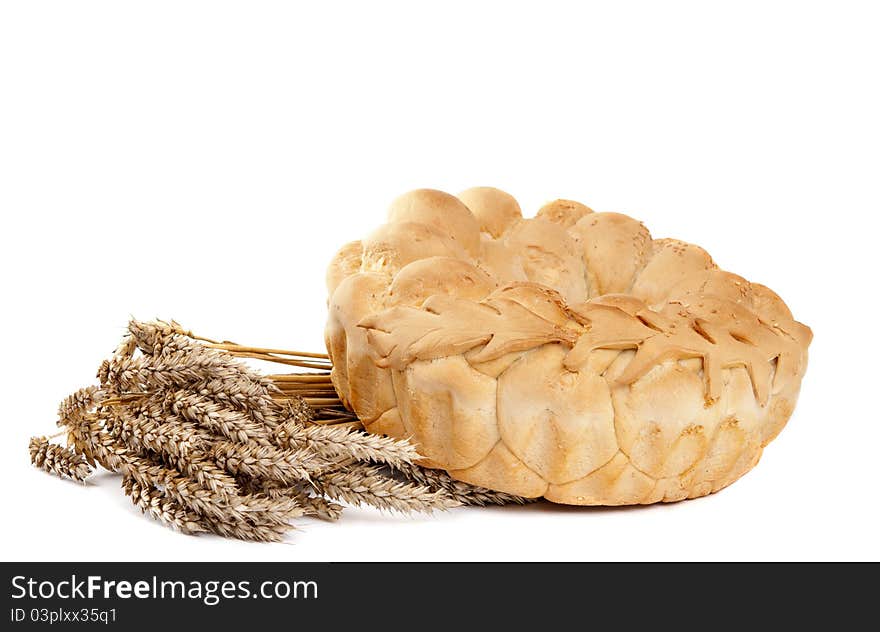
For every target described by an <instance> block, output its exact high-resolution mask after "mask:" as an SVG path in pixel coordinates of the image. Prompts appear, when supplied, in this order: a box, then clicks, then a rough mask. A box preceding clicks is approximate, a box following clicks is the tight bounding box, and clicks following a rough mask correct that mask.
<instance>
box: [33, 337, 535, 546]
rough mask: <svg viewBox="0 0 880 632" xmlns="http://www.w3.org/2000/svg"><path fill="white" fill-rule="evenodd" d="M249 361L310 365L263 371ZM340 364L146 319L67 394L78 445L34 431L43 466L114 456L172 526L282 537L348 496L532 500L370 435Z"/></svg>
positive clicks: (141, 500) (62, 410)
mask: <svg viewBox="0 0 880 632" xmlns="http://www.w3.org/2000/svg"><path fill="white" fill-rule="evenodd" d="M245 358H251V359H257V360H265V361H270V362H275V363H279V364H282V365H288V366H293V367H298V368H304V369H309V370H310V372H306V373H290V374H277V375H262V374H260V373H259V372H258V371H256V370H255V369H253V368H252V367H250V366H249V365H248V364H246V363H245V362H244V361H243V359H245ZM330 368H331V366H330V361H329V360H328V358H327V356H326V355H322V354H311V353H300V352H293V351H283V350H278V349H265V348H257V347H246V346H242V345H237V344H233V343H229V342H218V341H214V340H210V339H207V338H201V337H199V336H196V335H194V334H192V333H191V332H189V331H186V330H184V329H183V328H181V327H180V326H179V325H178V324H177V323H175V322H173V321H172V322H163V321H155V322H140V321H135V320H133V321H131V322H130V323H129V326H128V333H127V334H126V336H125V337H124V339H123V340H122V343H121V344H120V346H119V347H118V349H117V350H116V352H115V353H114V355H113V356H112V357H111V358H110V359H109V360H105V361H104V362H103V363H102V364H101V366H100V369H99V370H98V380H99V384H98V385H94V386H88V387H86V388H83V389H81V390H79V391H77V392H76V393H73V394H72V395H70V396H69V397H67V398H66V399H64V400H63V401H62V402H61V404H60V406H59V409H58V426H59V427H61V428H62V429H63V431H62V432H61V433H59V435H62V434H66V437H67V446H66V447H65V446H62V445H58V444H54V443H50V440H49V438H47V437H34V438H32V439H31V441H30V455H31V462H32V463H33V464H34V465H35V466H37V467H39V468H42V469H44V470H46V471H48V472H51V473H53V474H56V475H58V476H62V477H67V478H70V479H74V480H77V481H85V480H86V478H87V477H88V476H89V475H90V474H91V472H92V471H93V468H94V467H96V464H98V465H101V466H102V467H103V468H105V469H107V470H110V471H113V472H118V473H120V474H121V475H122V489H123V490H124V492H125V494H126V495H127V496H128V497H129V498H131V500H132V502H133V503H134V504H135V505H136V506H138V507H140V509H141V510H142V512H144V513H149V514H150V515H151V516H153V517H154V518H156V519H157V520H159V521H161V522H163V523H165V524H166V525H168V526H171V527H174V528H176V529H178V530H179V531H181V532H183V533H188V534H194V533H199V532H213V533H216V534H219V535H222V536H227V537H233V538H240V539H244V540H259V541H279V540H282V539H283V538H284V536H285V534H286V533H287V532H288V531H289V530H290V529H291V528H293V527H292V524H291V520H292V519H295V518H297V517H300V516H315V517H319V518H323V519H326V520H336V519H338V518H339V516H340V514H341V512H342V508H343V507H342V505H341V504H339V502H344V503H349V504H353V505H372V506H374V507H377V508H379V509H382V510H391V511H398V512H431V511H433V510H435V509H447V508H451V507H455V506H459V505H486V504H506V503H522V502H524V500H523V499H522V498H519V497H517V496H512V495H509V494H504V493H501V492H495V491H490V490H488V489H483V488H481V487H475V486H472V485H468V484H465V483H462V482H459V481H455V480H453V479H452V478H450V477H449V476H448V475H447V474H446V473H444V472H442V471H440V470H433V469H427V468H422V467H420V466H419V465H417V464H416V460H418V459H419V454H418V453H417V452H416V450H415V448H414V447H413V446H412V445H411V444H410V443H409V442H407V441H405V440H397V439H391V438H387V437H383V436H378V435H370V434H367V433H365V432H363V431H362V427H361V425H360V422H359V421H358V420H357V418H356V417H355V416H354V415H353V414H352V413H350V412H348V411H347V410H345V408H343V406H342V404H341V402H340V401H339V399H338V397H337V394H336V391H335V390H334V388H333V385H332V384H331V382H330V375H329V370H330ZM56 436H57V435H56Z"/></svg>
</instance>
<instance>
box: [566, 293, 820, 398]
mask: <svg viewBox="0 0 880 632" xmlns="http://www.w3.org/2000/svg"><path fill="white" fill-rule="evenodd" d="M578 311H579V313H580V314H581V315H582V316H583V317H584V318H585V319H586V320H587V321H588V322H589V326H588V331H587V332H586V333H585V334H584V335H582V336H581V337H580V339H579V340H578V341H577V343H576V344H575V346H574V348H573V349H572V350H571V352H570V353H569V354H568V356H566V358H565V366H566V368H568V369H570V370H577V369H579V368H580V367H582V366H583V365H584V364H585V363H586V361H587V359H588V357H589V354H590V353H591V352H592V351H595V350H597V349H621V350H623V349H635V350H636V354H635V356H634V357H633V359H632V360H631V361H630V363H629V364H628V365H627V367H626V369H625V370H624V371H623V373H621V375H620V376H619V377H618V378H617V382H618V383H621V384H630V383H632V382H634V381H636V380H638V379H639V378H640V377H642V376H644V375H645V374H646V373H647V372H648V371H650V370H651V369H652V368H654V367H655V366H657V365H658V364H660V363H662V362H665V361H667V360H684V359H688V358H700V359H701V360H702V362H703V379H704V381H705V384H706V400H707V403H711V402H714V401H716V400H717V399H718V398H719V397H720V395H721V391H722V389H723V387H724V381H723V376H722V373H721V371H722V369H729V368H733V367H737V366H741V367H744V368H745V369H746V371H747V372H748V374H749V378H750V380H751V382H752V388H753V390H754V393H755V398H756V400H757V401H758V403H760V404H761V406H764V405H766V404H767V402H768V400H769V398H770V393H771V391H772V387H773V384H774V383H775V381H776V380H780V379H786V380H788V379H791V378H793V377H796V376H798V375H800V374H801V373H802V368H803V360H802V354H801V349H802V347H801V344H800V342H799V341H798V340H796V339H795V338H794V337H793V336H791V335H789V334H787V333H786V332H785V331H784V330H783V329H782V328H780V327H774V326H772V325H768V324H767V323H765V322H763V321H762V320H760V319H759V318H758V317H757V316H755V314H754V313H753V312H751V311H750V310H748V309H746V308H744V307H742V306H741V305H738V304H736V303H734V302H732V301H729V300H726V299H722V298H716V297H701V298H700V299H699V301H698V302H697V303H694V304H691V303H688V302H686V301H682V300H679V301H672V302H670V303H668V304H667V305H666V306H665V307H663V309H661V310H660V311H659V312H655V311H653V310H650V309H649V308H648V307H647V306H643V307H642V308H641V309H638V310H633V312H632V313H627V311H624V310H623V309H620V308H617V307H613V306H610V305H603V304H601V303H596V304H594V303H587V304H585V305H582V306H581V307H580V308H579V310H578ZM774 366H775V375H774Z"/></svg>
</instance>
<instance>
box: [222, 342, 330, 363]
mask: <svg viewBox="0 0 880 632" xmlns="http://www.w3.org/2000/svg"><path fill="white" fill-rule="evenodd" d="M205 346H206V347H208V348H209V349H222V350H224V351H231V352H244V353H260V354H271V355H286V356H294V357H298V358H317V359H320V360H328V361H329V359H330V356H328V355H327V354H326V353H311V352H306V351H288V350H287V349H269V348H265V347H248V346H245V345H238V344H235V343H232V342H225V343H218V344H207V345H205Z"/></svg>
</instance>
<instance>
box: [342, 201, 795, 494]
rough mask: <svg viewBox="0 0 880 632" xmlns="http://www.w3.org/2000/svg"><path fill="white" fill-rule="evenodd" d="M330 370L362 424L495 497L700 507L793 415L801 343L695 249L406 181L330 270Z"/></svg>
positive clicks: (632, 227) (756, 290)
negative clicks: (384, 218) (375, 223)
mask: <svg viewBox="0 0 880 632" xmlns="http://www.w3.org/2000/svg"><path fill="white" fill-rule="evenodd" d="M327 287H328V291H329V295H330V300H329V310H330V314H329V319H328V322H327V329H326V343H327V350H328V352H329V354H330V357H331V359H332V361H333V372H332V379H333V383H334V385H335V387H336V389H337V391H338V392H339V394H340V397H341V398H342V400H343V402H344V403H345V405H346V406H347V407H348V408H349V409H351V410H353V411H354V412H355V413H357V415H358V416H359V417H360V418H361V420H362V421H363V423H364V425H365V426H366V428H367V430H369V431H370V432H375V433H382V434H387V435H391V436H394V437H408V438H410V439H412V440H414V441H415V442H416V443H417V445H418V448H419V451H420V452H421V453H422V454H423V455H424V456H425V459H424V462H423V463H424V464H425V465H427V466H430V467H437V468H442V469H444V470H446V471H448V472H449V473H450V474H451V475H452V476H453V477H455V478H457V479H459V480H462V481H465V482H468V483H473V484H476V485H482V486H484V487H488V488H491V489H495V490H499V491H504V492H510V493H513V494H519V495H522V496H527V497H539V496H544V497H545V498H547V499H548V500H551V501H554V502H558V503H567V504H575V505H625V504H638V503H654V502H660V501H667V502H668V501H676V500H682V499H684V498H695V497H698V496H703V495H706V494H709V493H712V492H715V491H717V490H719V489H721V488H723V487H726V486H727V485H729V484H730V483H732V482H733V481H735V480H736V479H737V478H739V477H740V476H742V475H743V474H744V473H745V472H747V471H748V470H749V469H751V468H752V467H753V466H754V465H755V464H756V463H757V462H758V459H759V458H760V456H761V452H762V450H763V448H764V446H766V445H767V444H768V443H769V442H770V441H771V440H772V439H773V438H774V437H776V435H777V434H779V432H780V431H781V430H782V428H783V426H785V423H786V422H787V421H788V418H789V417H790V416H791V413H792V411H793V409H794V405H795V401H796V400H797V395H798V392H799V389H800V383H801V378H802V377H803V374H804V371H805V370H806V364H807V347H808V346H809V344H810V340H811V338H812V333H811V331H810V329H809V328H808V327H806V326H805V325H803V324H801V323H799V322H797V321H795V320H793V318H792V315H791V312H790V311H789V310H788V308H787V307H786V305H785V303H784V302H783V301H782V299H780V298H779V297H778V296H777V295H776V294H775V293H774V292H773V291H771V290H770V289H768V288H766V287H764V286H763V285H758V284H756V283H749V282H748V281H746V280H745V279H743V278H742V277H739V276H737V275H735V274H731V273H729V272H725V271H723V270H720V269H718V267H717V266H716V265H715V263H714V262H713V261H712V259H711V257H710V256H709V255H708V253H706V252H705V251H704V250H703V249H702V248H699V247H698V246H694V245H692V244H687V243H684V242H681V241H677V240H674V239H652V238H651V235H650V233H648V230H647V229H646V228H645V227H644V226H643V225H642V224H641V223H640V222H638V221H636V220H634V219H632V218H630V217H628V216H626V215H621V214H618V213H594V212H593V211H592V210H590V209H589V208H588V207H586V206H584V205H582V204H579V203H577V202H572V201H568V200H556V201H555V202H552V203H550V204H548V205H546V206H545V207H543V208H542V209H541V210H540V211H539V212H538V214H537V216H536V217H535V218H533V219H523V218H522V214H521V212H520V208H519V205H518V204H517V202H516V200H514V199H513V198H512V197H511V196H510V195H508V194H506V193H504V192H502V191H499V190H498V189H492V188H476V189H469V190H468V191H465V192H463V193H461V194H460V195H459V196H458V197H454V196H451V195H448V194H446V193H442V192H440V191H433V190H427V189H422V190H417V191H412V192H410V193H407V194H406V195H403V196H402V197H400V198H398V199H397V200H396V201H395V202H394V203H393V204H392V206H391V210H390V212H389V219H388V223H387V224H385V225H384V226H382V227H381V228H379V229H378V230H377V231H375V232H374V233H372V234H371V235H370V236H369V237H367V238H366V239H364V240H363V241H361V242H353V243H350V244H348V245H346V246H344V247H343V248H342V249H341V250H340V251H339V252H338V253H337V254H336V256H335V257H334V259H333V261H332V263H331V264H330V267H329V269H328V272H327Z"/></svg>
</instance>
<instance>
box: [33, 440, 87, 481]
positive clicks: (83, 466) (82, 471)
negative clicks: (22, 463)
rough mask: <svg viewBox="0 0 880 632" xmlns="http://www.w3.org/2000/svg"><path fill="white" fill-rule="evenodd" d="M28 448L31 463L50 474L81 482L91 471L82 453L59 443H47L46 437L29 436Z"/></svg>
mask: <svg viewBox="0 0 880 632" xmlns="http://www.w3.org/2000/svg"><path fill="white" fill-rule="evenodd" d="M28 448H29V451H30V455H31V463H33V464H34V465H35V466H36V467H38V468H40V469H42V470H45V471H46V472H49V473H50V474H55V475H56V476H61V477H67V478H71V479H73V480H75V481H80V482H82V481H85V480H86V478H88V476H89V474H91V473H92V469H91V468H90V467H89V464H88V463H86V459H85V457H84V456H83V455H81V454H76V453H75V452H74V451H73V450H70V449H68V448H64V447H62V446H60V445H56V444H54V443H49V439H47V438H46V437H31V440H30V443H29V445H28Z"/></svg>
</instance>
